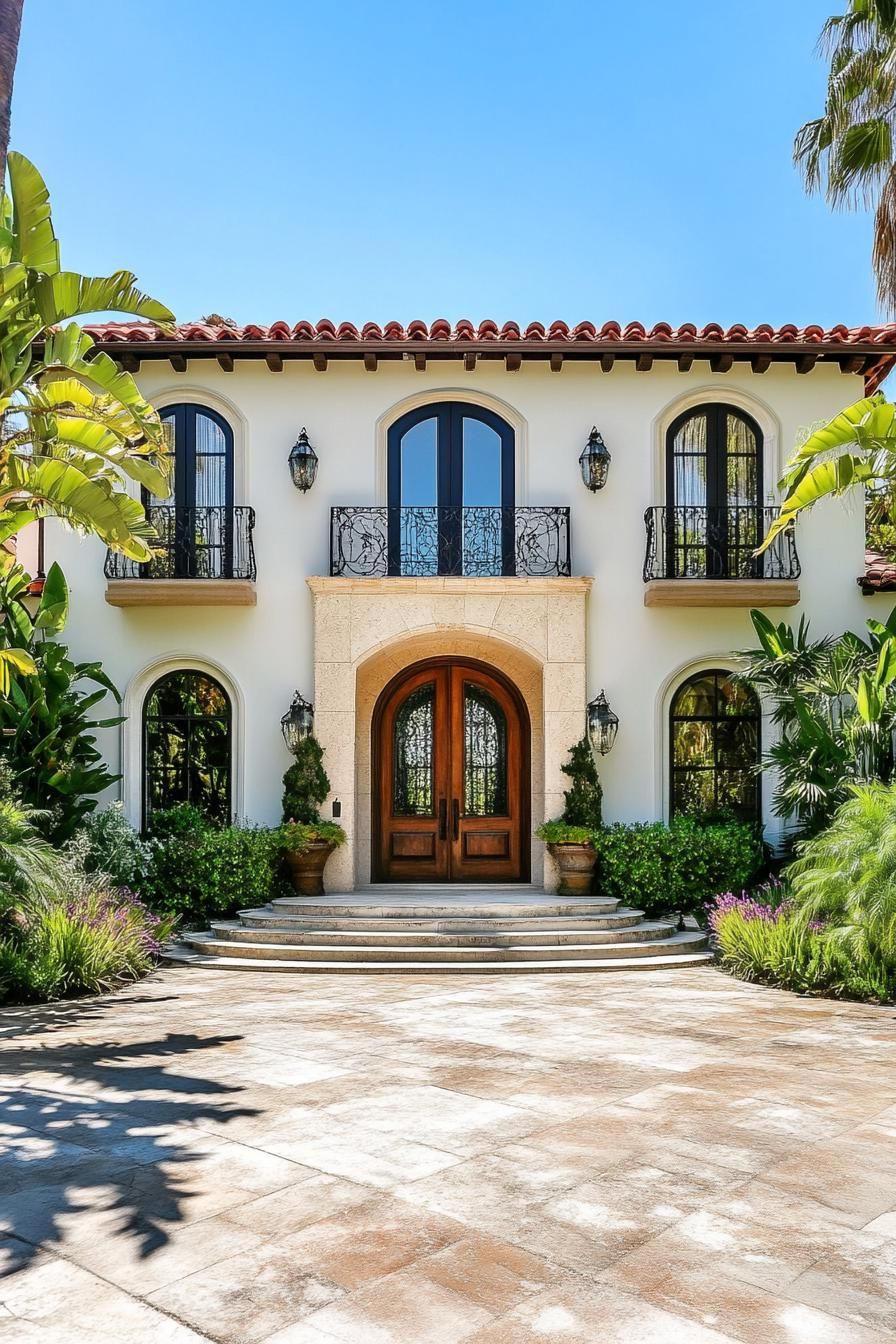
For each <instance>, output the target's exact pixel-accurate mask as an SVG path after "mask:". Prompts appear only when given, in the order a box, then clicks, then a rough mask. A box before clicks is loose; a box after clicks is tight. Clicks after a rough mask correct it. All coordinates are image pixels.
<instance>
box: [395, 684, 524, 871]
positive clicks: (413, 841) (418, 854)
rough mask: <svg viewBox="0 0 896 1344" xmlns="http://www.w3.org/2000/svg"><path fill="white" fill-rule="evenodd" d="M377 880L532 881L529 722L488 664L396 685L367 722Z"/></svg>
mask: <svg viewBox="0 0 896 1344" xmlns="http://www.w3.org/2000/svg"><path fill="white" fill-rule="evenodd" d="M372 857H373V865H372V867H373V875H374V880H376V881H380V882H508V881H520V880H525V879H526V878H527V877H528V875H529V720H528V715H527V713H526V708H525V705H524V704H523V702H522V699H521V697H520V695H519V693H518V692H517V690H516V689H515V687H514V686H513V685H512V684H511V683H510V682H509V681H507V679H506V678H505V677H503V676H501V675H500V674H499V673H497V672H496V671H495V670H494V669H493V668H489V667H486V666H485V664H482V663H476V662H472V661H459V660H456V659H450V658H438V659H434V660H432V661H430V662H427V663H418V664H416V665H415V666H413V667H410V668H407V669H406V670H405V671H404V672H402V673H400V674H399V675H398V676H397V677H395V678H394V679H393V680H392V681H391V682H390V683H389V685H388V686H387V687H386V689H385V690H384V691H383V693H382V695H381V696H380V698H379V701H378V702H377V707H376V711H375V713H374V717H373V856H372Z"/></svg>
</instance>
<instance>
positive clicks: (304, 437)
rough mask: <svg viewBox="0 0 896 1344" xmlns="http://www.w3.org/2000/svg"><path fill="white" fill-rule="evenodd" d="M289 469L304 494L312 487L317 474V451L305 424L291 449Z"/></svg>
mask: <svg viewBox="0 0 896 1344" xmlns="http://www.w3.org/2000/svg"><path fill="white" fill-rule="evenodd" d="M289 470H290V472H291V473H292V483H293V485H294V486H295V487H296V489H297V490H301V492H302V494H303V495H304V494H305V493H306V492H307V491H308V490H310V489H311V487H312V485H313V484H314V478H315V477H316V476H317V453H316V452H315V451H314V449H313V448H312V447H311V444H310V443H309V442H308V432H307V430H306V429H305V426H304V425H303V426H302V429H301V431H300V433H299V437H298V438H297V439H296V441H295V443H294V444H293V446H292V448H291V450H290V454H289Z"/></svg>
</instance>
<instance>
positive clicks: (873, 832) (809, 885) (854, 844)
mask: <svg viewBox="0 0 896 1344" xmlns="http://www.w3.org/2000/svg"><path fill="white" fill-rule="evenodd" d="M849 792H850V795H851V796H850V797H849V798H848V799H847V801H846V802H845V803H843V804H842V805H841V806H840V807H839V808H838V809H837V811H836V813H835V814H834V817H833V819H832V820H831V823H830V825H829V826H828V828H827V830H825V831H822V832H821V833H820V834H819V835H816V836H814V837H813V838H812V839H811V840H807V841H805V842H804V843H803V844H801V845H799V846H798V855H799V857H798V858H797V860H796V861H795V862H794V863H792V864H791V865H790V867H789V868H788V869H787V874H786V875H787V879H788V881H789V882H790V884H791V888H792V891H793V900H794V905H795V907H796V910H797V913H798V915H799V916H800V917H801V918H802V920H803V921H804V922H805V923H807V924H808V923H812V922H815V923H820V924H823V925H824V929H825V935H824V936H825V938H826V939H827V940H828V941H829V942H832V943H837V944H838V946H839V947H840V948H841V949H842V950H843V951H844V952H845V953H846V955H847V956H848V957H849V958H850V959H851V961H852V962H853V963H854V964H856V965H860V964H861V965H865V964H869V965H874V966H879V967H881V968H883V969H884V970H885V972H886V973H887V974H888V975H890V976H893V977H896V785H893V784H878V783H875V784H861V785H853V786H851V787H850V790H849Z"/></svg>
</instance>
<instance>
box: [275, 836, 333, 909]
mask: <svg viewBox="0 0 896 1344" xmlns="http://www.w3.org/2000/svg"><path fill="white" fill-rule="evenodd" d="M335 848H336V846H335V845H333V844H330V842H329V841H328V840H312V842H311V844H310V845H309V846H308V848H307V849H305V850H302V851H301V852H299V850H296V849H287V850H286V851H285V852H284V856H283V857H284V858H285V859H286V862H287V865H288V867H289V876H290V880H291V881H292V885H293V890H294V891H295V893H296V895H297V896H322V895H323V894H324V868H325V867H326V866H327V859H328V858H329V857H330V855H331V854H332V853H333V850H334V849H335Z"/></svg>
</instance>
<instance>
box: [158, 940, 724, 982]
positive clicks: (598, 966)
mask: <svg viewBox="0 0 896 1344" xmlns="http://www.w3.org/2000/svg"><path fill="white" fill-rule="evenodd" d="M165 960H166V961H169V962H173V963H175V964H178V963H182V964H184V965H188V966H197V967H201V968H202V969H205V970H211V971H224V970H229V971H257V972H262V971H264V972H267V971H280V972H287V973H291V974H293V975H297V974H304V975H328V974H329V975H425V976H442V975H532V974H536V973H537V974H545V973H550V974H560V973H563V974H569V973H570V972H580V973H584V972H594V971H647V970H650V971H657V970H674V969H675V968H681V969H685V968H686V967H693V966H703V965H706V963H707V962H710V961H712V953H711V952H676V953H673V954H672V955H669V956H653V957H640V956H632V957H595V958H594V959H593V960H590V961H443V962H433V961H428V962H420V961H284V960H281V959H277V960H270V961H263V962H259V961H256V960H253V959H252V958H250V957H225V956H220V957H216V956H208V955H203V954H201V953H197V952H195V951H191V950H188V949H186V948H178V947H175V948H172V949H171V950H168V951H166V953H165Z"/></svg>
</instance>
